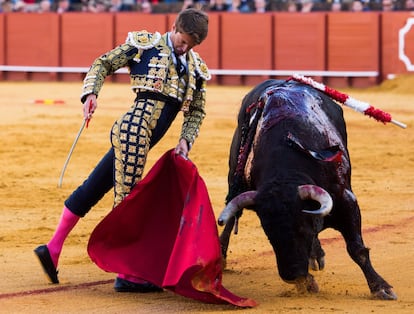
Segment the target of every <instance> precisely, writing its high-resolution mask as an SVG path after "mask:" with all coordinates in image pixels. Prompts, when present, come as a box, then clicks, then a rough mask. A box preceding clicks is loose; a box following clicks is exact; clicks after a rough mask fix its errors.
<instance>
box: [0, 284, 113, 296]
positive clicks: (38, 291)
mask: <svg viewBox="0 0 414 314" xmlns="http://www.w3.org/2000/svg"><path fill="white" fill-rule="evenodd" d="M112 282H114V280H113V279H111V280H101V281H94V282H84V283H80V284H76V285H68V286H56V287H53V288H46V289H36V290H29V291H20V292H12V293H2V294H0V299H11V298H15V297H24V296H33V295H39V294H46V293H53V292H60V291H69V290H75V289H85V288H89V287H93V286H100V285H106V284H108V283H112Z"/></svg>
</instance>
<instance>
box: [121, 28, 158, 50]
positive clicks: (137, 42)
mask: <svg viewBox="0 0 414 314" xmlns="http://www.w3.org/2000/svg"><path fill="white" fill-rule="evenodd" d="M160 39H161V34H160V33H158V32H155V33H149V32H147V31H145V30H144V31H139V32H129V33H128V36H127V39H126V43H127V44H130V45H132V46H134V47H136V48H138V49H143V50H146V49H150V48H152V47H154V46H156V45H157V44H158V42H159V41H160Z"/></svg>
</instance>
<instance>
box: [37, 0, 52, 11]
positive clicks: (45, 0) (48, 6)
mask: <svg viewBox="0 0 414 314" xmlns="http://www.w3.org/2000/svg"><path fill="white" fill-rule="evenodd" d="M37 12H38V13H46V12H52V3H51V2H50V1H49V0H40V2H39V4H38V8H37Z"/></svg>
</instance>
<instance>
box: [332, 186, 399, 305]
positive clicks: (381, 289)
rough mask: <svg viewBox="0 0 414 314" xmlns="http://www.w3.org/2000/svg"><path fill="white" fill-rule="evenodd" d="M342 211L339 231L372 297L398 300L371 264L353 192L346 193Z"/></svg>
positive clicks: (390, 287) (347, 191)
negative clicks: (362, 274)
mask: <svg viewBox="0 0 414 314" xmlns="http://www.w3.org/2000/svg"><path fill="white" fill-rule="evenodd" d="M340 210H341V211H342V213H343V214H342V215H343V219H341V221H342V222H341V223H340V226H337V229H338V230H339V231H340V232H341V233H342V235H343V237H344V239H345V242H346V248H347V251H348V254H349V255H350V256H351V258H352V260H353V261H354V262H355V263H357V264H358V266H359V267H360V268H361V270H362V272H363V273H364V276H365V278H366V280H367V283H368V287H369V289H370V291H371V294H372V296H373V297H374V298H376V299H381V300H396V299H397V295H396V294H395V293H394V291H393V290H392V286H391V285H390V284H389V283H388V282H386V281H385V280H384V279H383V278H382V277H381V276H380V275H379V274H378V273H377V272H376V271H375V269H374V267H373V266H372V264H371V260H370V257H369V249H368V248H366V247H365V245H364V242H363V239H362V232H361V215H360V208H359V206H358V203H357V201H356V197H355V195H354V194H353V193H352V192H351V191H349V190H346V191H345V192H344V202H343V205H342V208H341V209H340Z"/></svg>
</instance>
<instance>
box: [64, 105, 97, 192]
mask: <svg viewBox="0 0 414 314" xmlns="http://www.w3.org/2000/svg"><path fill="white" fill-rule="evenodd" d="M91 108H92V101H91V102H90V103H89V110H90V109H91ZM89 121H90V118H86V119H84V120H83V122H82V125H81V127H80V129H79V131H78V134H77V135H76V137H75V140H74V141H73V144H72V147H71V148H70V151H69V154H68V157H67V158H66V161H65V164H64V165H63V168H62V172H61V174H60V178H59V184H58V187H62V181H63V175H64V174H65V171H66V167H67V166H68V163H69V159H70V157H72V153H73V150H74V149H75V146H76V143H78V140H79V137H80V136H81V134H82V131H83V129H84V128H85V126H86V128H88V125H89Z"/></svg>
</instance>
